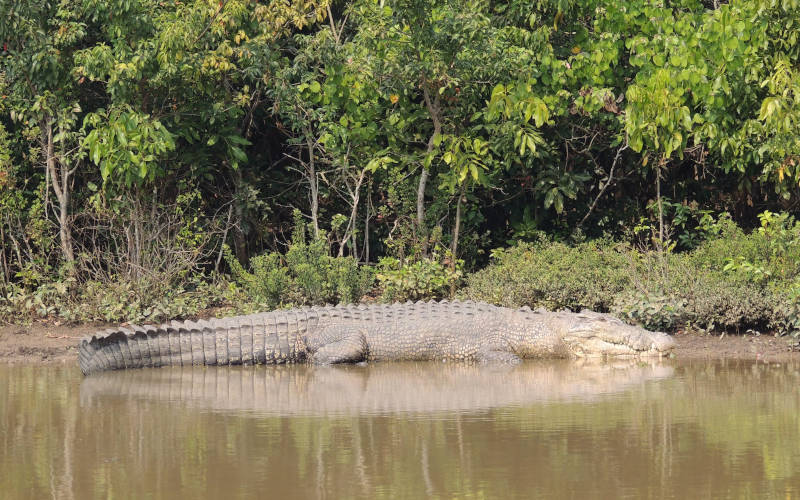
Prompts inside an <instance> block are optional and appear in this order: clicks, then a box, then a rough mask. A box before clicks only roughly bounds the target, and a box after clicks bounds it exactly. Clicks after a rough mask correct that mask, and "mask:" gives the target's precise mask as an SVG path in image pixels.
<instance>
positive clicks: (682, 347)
mask: <svg viewBox="0 0 800 500" xmlns="http://www.w3.org/2000/svg"><path fill="white" fill-rule="evenodd" d="M109 326H110V325H103V324H79V325H61V324H59V323H51V322H35V323H33V324H31V325H29V326H25V325H5V326H0V363H6V364H10V363H14V364H17V363H25V364H41V365H45V364H46V365H50V364H67V363H73V364H75V366H77V363H78V360H77V357H78V355H77V345H78V340H79V339H80V338H81V337H82V336H83V335H86V334H90V333H94V332H96V331H98V330H102V329H103V328H108V327H109ZM672 337H673V338H674V339H675V342H676V348H675V351H674V354H675V358H676V359H681V360H743V361H747V360H750V361H761V362H764V363H785V362H800V350H797V348H795V349H794V350H793V349H792V347H791V346H792V344H794V345H797V341H796V340H794V339H790V338H786V337H775V336H773V335H752V334H724V335H717V334H714V335H705V334H700V333H677V334H675V335H673V336H672Z"/></svg>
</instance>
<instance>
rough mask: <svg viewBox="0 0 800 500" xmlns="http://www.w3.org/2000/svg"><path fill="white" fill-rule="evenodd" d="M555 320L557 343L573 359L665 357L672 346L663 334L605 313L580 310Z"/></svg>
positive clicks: (670, 339)
mask: <svg viewBox="0 0 800 500" xmlns="http://www.w3.org/2000/svg"><path fill="white" fill-rule="evenodd" d="M557 317H558V319H557V320H556V321H557V323H559V324H558V325H557V328H558V329H559V330H561V333H562V335H561V340H562V342H563V344H564V346H565V347H566V349H567V351H568V352H569V354H571V355H572V356H575V357H580V358H585V357H603V356H610V357H625V356H666V355H668V354H669V353H670V351H672V349H673V348H674V346H675V341H674V340H672V338H671V337H670V336H669V335H667V334H666V333H661V332H651V331H649V330H645V329H644V328H640V327H638V326H631V325H628V324H625V323H623V322H622V321H620V320H619V319H617V318H615V317H613V316H611V315H608V314H602V313H596V312H592V311H588V310H584V311H581V312H580V313H578V314H563V315H561V314H559V315H557Z"/></svg>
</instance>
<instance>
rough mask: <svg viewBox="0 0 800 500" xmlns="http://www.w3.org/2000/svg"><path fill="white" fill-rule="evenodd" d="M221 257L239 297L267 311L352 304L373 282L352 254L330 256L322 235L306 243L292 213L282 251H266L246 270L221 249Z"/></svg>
mask: <svg viewBox="0 0 800 500" xmlns="http://www.w3.org/2000/svg"><path fill="white" fill-rule="evenodd" d="M225 261H226V262H227V263H228V265H229V266H230V268H231V271H232V273H233V278H234V282H235V284H236V285H237V286H238V287H240V288H241V292H243V293H242V294H240V297H243V298H244V299H245V300H246V301H247V302H250V303H251V304H253V305H256V306H260V307H267V308H270V309H274V308H276V307H279V306H284V305H301V304H326V303H351V302H357V301H358V300H360V299H361V297H362V296H364V295H365V294H366V293H367V292H368V291H369V290H370V288H371V287H372V284H373V282H374V281H375V276H374V273H373V271H372V269H370V268H369V267H366V266H359V265H358V262H357V261H356V260H355V259H354V258H352V257H331V256H330V255H329V254H328V244H327V241H326V240H325V239H324V238H322V237H321V238H318V239H315V240H312V241H311V242H308V241H307V240H306V231H305V224H304V222H303V221H302V219H301V218H300V216H299V214H296V215H295V230H294V233H293V235H292V243H291V245H290V246H289V250H288V251H287V252H286V255H281V254H278V253H274V252H270V253H266V254H263V255H259V256H257V257H254V258H253V259H251V261H250V271H247V270H245V269H244V268H243V267H242V265H241V264H240V263H239V262H238V261H237V260H236V258H235V257H234V256H233V255H232V254H231V252H230V249H228V248H227V247H226V248H225ZM240 306H241V305H240Z"/></svg>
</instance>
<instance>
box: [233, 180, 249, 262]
mask: <svg viewBox="0 0 800 500" xmlns="http://www.w3.org/2000/svg"><path fill="white" fill-rule="evenodd" d="M233 184H234V185H233V188H234V197H233V201H232V202H231V203H233V212H234V213H233V215H234V219H233V231H232V234H231V236H233V251H234V252H235V253H236V260H238V261H239V262H241V264H242V265H243V266H245V265H247V262H248V261H249V260H250V259H249V255H248V252H247V241H246V240H245V237H244V232H243V231H242V219H243V218H244V210H243V208H242V203H241V202H240V201H239V196H238V195H239V193H240V191H241V184H242V172H241V170H239V169H238V168H236V169H234V170H233Z"/></svg>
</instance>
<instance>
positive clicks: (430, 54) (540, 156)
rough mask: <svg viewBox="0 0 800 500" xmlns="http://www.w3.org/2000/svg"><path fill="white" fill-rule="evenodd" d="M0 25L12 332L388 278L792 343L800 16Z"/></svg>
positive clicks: (375, 14)
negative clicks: (20, 326) (45, 322)
mask: <svg viewBox="0 0 800 500" xmlns="http://www.w3.org/2000/svg"><path fill="white" fill-rule="evenodd" d="M0 14H3V15H2V16H0V44H2V46H1V47H0V48H1V50H2V52H0V318H2V319H4V320H11V321H20V320H27V319H29V318H31V317H34V316H49V315H56V316H61V317H63V318H65V319H67V320H93V319H97V320H106V321H121V320H136V321H158V320H161V319H164V318H166V317H175V316H187V315H193V314H197V313H198V312H199V311H201V310H202V309H206V308H209V307H215V306H225V307H229V306H231V305H232V306H233V310H237V311H240V310H253V309H256V308H261V307H265V306H267V307H279V306H286V305H296V304H300V303H322V302H338V301H351V300H358V299H359V298H360V296H361V295H363V294H364V292H365V291H366V292H368V295H370V296H372V297H381V298H382V299H383V300H406V299H417V298H427V297H446V296H452V295H454V294H457V293H462V294H465V295H468V296H474V297H481V298H484V299H486V300H491V301H493V302H502V303H508V304H511V303H515V304H516V303H529V304H532V305H544V306H547V307H570V308H579V307H584V306H587V307H592V308H596V309H602V310H611V311H615V312H617V313H619V314H622V315H624V316H626V317H628V318H629V319H631V320H633V321H639V322H642V323H644V324H647V325H648V326H652V327H659V328H665V329H674V328H684V327H692V328H703V329H707V328H708V329H710V328H724V329H731V330H739V331H746V330H747V329H761V330H764V329H772V330H775V331H778V332H794V331H798V329H800V324H799V323H798V321H800V320H799V319H798V318H800V305H798V303H800V285H798V278H797V274H798V265H799V264H798V262H800V261H798V259H797V254H798V250H797V248H798V237H797V224H796V222H795V221H794V220H793V219H792V218H791V216H790V214H791V213H793V211H794V210H796V208H797V206H798V201H800V139H799V138H800V134H798V128H799V127H800V83H799V82H800V74H799V73H800V40H798V34H800V21H798V19H800V2H798V1H797V0H784V1H782V2H774V1H772V0H733V1H731V2H728V3H720V2H716V1H714V2H712V1H698V0H675V1H671V0H670V1H666V2H665V1H663V0H658V1H656V0H621V1H614V2H611V1H609V0H590V1H588V2H574V1H571V0H543V1H541V2H523V1H519V0H511V1H508V2H486V1H483V0H478V1H475V0H385V1H384V0H380V1H378V0H346V1H337V2H333V1H331V0H302V1H293V2H271V1H259V0H222V1H218V0H213V1H212V0H192V1H183V2H180V1H174V0H111V1H98V0H60V1H58V2H55V1H52V2H48V1H46V2H42V1H34V0H23V1H13V2H12V1H8V0H0ZM296 211H299V213H300V217H301V218H302V222H298V221H299V219H298V218H297V217H296V216H295V212H296ZM723 214H730V216H725V215H723ZM306 233H308V234H306ZM292 235H294V236H292ZM509 246H511V248H509V249H506V250H498V248H505V247H509ZM492 255H493V256H494V258H491V256H492ZM490 259H491V260H490ZM487 264H488V265H489V267H488V268H486V269H485V270H481V269H482V268H484V267H485V266H486V265H487ZM501 270H503V271H502V272H501ZM537 271H540V272H539V274H537V273H536V272H537ZM470 273H477V274H474V275H473V276H470ZM493 273H494V274H493ZM375 278H376V283H377V286H376V287H373V279H375ZM463 283H467V286H466V288H465V289H464V290H463V291H461V292H459V287H460V286H462V284H463ZM500 284H505V285H506V286H507V289H501V287H500Z"/></svg>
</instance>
